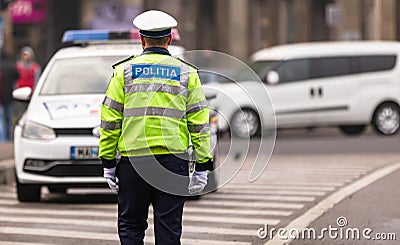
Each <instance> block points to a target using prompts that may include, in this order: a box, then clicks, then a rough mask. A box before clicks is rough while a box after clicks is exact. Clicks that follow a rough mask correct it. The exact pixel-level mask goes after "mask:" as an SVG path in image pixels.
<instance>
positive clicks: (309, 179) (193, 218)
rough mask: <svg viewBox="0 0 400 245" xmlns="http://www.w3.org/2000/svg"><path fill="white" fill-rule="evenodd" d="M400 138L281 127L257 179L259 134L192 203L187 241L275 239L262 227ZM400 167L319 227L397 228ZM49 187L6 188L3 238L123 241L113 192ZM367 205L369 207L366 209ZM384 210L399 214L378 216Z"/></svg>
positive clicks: (283, 222)
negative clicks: (228, 174) (221, 181)
mask: <svg viewBox="0 0 400 245" xmlns="http://www.w3.org/2000/svg"><path fill="white" fill-rule="evenodd" d="M399 143H400V135H398V136H394V137H380V136H377V135H375V134H374V133H371V132H369V133H367V134H365V135H362V136H360V137H346V136H343V135H341V134H339V133H338V132H337V131H336V130H335V129H322V130H315V131H306V130H294V131H281V132H279V133H278V138H277V141H276V145H275V149H274V153H273V155H272V157H271V159H270V163H269V164H268V167H267V168H266V170H265V171H264V173H263V174H262V175H261V177H260V178H259V179H258V180H257V181H256V182H254V183H250V182H249V181H248V176H249V173H250V169H251V168H252V166H253V160H254V158H255V156H256V153H257V150H258V147H257V145H258V140H252V141H251V142H250V146H251V147H250V150H249V151H248V154H247V157H246V161H245V163H244V165H243V167H242V168H241V170H240V171H239V172H238V173H237V175H236V176H235V177H234V178H233V179H232V180H231V181H230V182H229V183H228V184H227V185H225V186H224V187H222V188H221V189H219V190H218V191H217V192H214V193H211V194H208V195H206V196H204V197H203V198H201V199H200V200H196V201H194V200H193V201H189V202H187V204H186V206H185V216H184V224H183V225H184V226H183V229H184V234H183V240H182V243H183V244H265V243H266V242H268V238H267V239H264V240H262V239H260V238H259V237H258V236H257V230H259V229H260V228H262V227H265V225H266V224H268V225H269V226H270V227H274V228H276V229H278V228H282V227H285V226H287V225H289V224H290V223H291V222H293V221H294V220H296V219H300V218H302V217H303V216H304V215H305V214H306V213H307V211H309V210H310V209H312V208H313V207H316V206H317V205H318V204H320V203H321V202H323V201H324V200H325V199H326V198H328V197H330V196H331V195H333V194H335V193H338V192H340V191H341V190H343V189H344V188H346V187H348V186H350V185H352V184H353V183H355V182H356V181H358V180H360V179H363V178H368V176H370V175H371V174H374V173H375V172H376V171H379V170H381V169H382V168H385V167H387V166H390V165H391V164H393V163H395V162H398V161H399V160H400V154H399V152H398V145H399ZM229 145H230V144H229V140H228V139H226V138H225V139H224V140H223V141H222V142H221V145H220V151H221V152H222V153H223V155H225V154H224V153H226V152H228V150H229ZM243 145H245V144H244V143H243ZM231 153H232V154H233V155H234V157H233V159H236V157H237V158H238V159H240V158H241V157H243V155H242V152H241V151H240V149H238V152H231ZM237 153H240V154H237ZM222 158H223V157H222ZM221 160H223V159H221ZM396 173H397V176H396ZM396 173H393V174H391V175H388V176H387V177H384V178H382V179H381V181H377V182H376V183H377V184H378V185H375V184H374V183H373V184H371V185H369V186H367V187H366V188H364V189H362V190H360V191H359V192H356V193H354V194H353V195H351V198H346V199H344V200H343V201H341V202H339V203H338V204H337V205H336V206H333V207H331V209H329V210H328V211H327V212H326V213H325V212H323V213H321V215H322V216H321V217H318V218H317V219H316V220H315V221H313V222H314V223H311V225H313V226H314V227H322V226H324V225H329V224H332V219H336V218H337V217H338V215H339V214H340V215H344V216H346V217H347V218H348V219H349V222H351V224H352V225H353V224H354V225H360V224H361V223H362V222H369V223H368V224H370V225H371V226H372V227H373V228H376V231H381V232H383V231H387V232H390V231H391V230H390V229H387V230H386V229H384V228H385V227H386V228H387V226H389V227H390V226H392V227H397V226H396V224H398V223H397V222H398V217H400V214H399V209H397V208H396V205H395V204H394V201H396V200H397V199H398V198H397V199H393V197H394V196H396V195H397V196H399V195H398V192H397V188H396V187H395V186H398V184H399V183H398V181H397V180H398V179H399V178H398V177H399V176H398V172H396ZM370 188H372V189H370ZM382 190H385V192H384V193H385V195H386V196H385V195H383V193H382ZM364 191H366V193H364ZM43 192H44V194H43V195H42V198H43V201H42V202H41V203H36V204H26V203H18V201H16V198H15V195H16V194H15V187H14V186H1V187H0V244H24V245H26V244H49V243H51V244H75V243H76V244H118V237H117V236H116V211H117V210H116V208H117V207H116V204H115V201H116V196H115V195H114V194H112V193H111V192H110V191H108V190H105V189H101V190H93V189H83V190H78V189H71V190H69V191H68V194H66V195H65V194H51V193H48V191H47V190H46V188H43ZM363 193H364V194H363ZM379 194H381V195H379ZM370 195H375V196H374V198H371V196H370ZM396 203H398V202H397V201H396ZM360 204H364V205H365V207H363V208H362V209H359V210H358V209H357V207H358V205H360ZM378 204H379V210H382V212H380V211H379V210H374V211H375V212H373V213H372V212H371V211H370V209H373V207H376V206H377V205H378ZM354 210H356V211H354ZM330 212H332V213H330ZM383 214H384V215H385V216H384V217H392V219H391V220H385V219H378V218H377V217H379V216H380V215H383ZM150 217H151V214H150ZM367 217H370V218H367ZM149 221H150V226H149V230H148V233H147V240H146V244H152V237H153V231H152V228H151V224H152V219H151V218H150V220H149ZM385 225H386V226H385ZM378 228H379V229H378ZM398 235H400V234H398ZM302 242H304V241H302ZM302 242H300V243H295V244H304V243H302ZM308 242H310V241H308ZM325 242H326V243H325V244H337V243H336V241H335V242H333V243H332V242H331V241H325ZM330 242H331V243H330ZM346 242H347V243H346ZM277 244H280V243H277ZM282 244H283V243H282ZM314 244H319V243H314ZM340 244H353V241H351V242H350V241H345V242H342V241H341V242H340ZM360 244H363V243H360Z"/></svg>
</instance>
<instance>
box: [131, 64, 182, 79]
mask: <svg viewBox="0 0 400 245" xmlns="http://www.w3.org/2000/svg"><path fill="white" fill-rule="evenodd" d="M132 79H163V80H173V81H177V82H180V80H181V68H180V67H174V66H166V65H152V64H135V65H132Z"/></svg>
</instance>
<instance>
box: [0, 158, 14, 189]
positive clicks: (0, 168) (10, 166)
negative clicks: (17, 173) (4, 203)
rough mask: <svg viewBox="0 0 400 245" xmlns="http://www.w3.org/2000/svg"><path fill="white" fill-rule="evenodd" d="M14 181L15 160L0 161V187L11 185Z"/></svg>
mask: <svg viewBox="0 0 400 245" xmlns="http://www.w3.org/2000/svg"><path fill="white" fill-rule="evenodd" d="M14 179H15V178H14V159H7V160H0V185H11V184H12V183H14Z"/></svg>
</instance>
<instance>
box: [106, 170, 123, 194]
mask: <svg viewBox="0 0 400 245" xmlns="http://www.w3.org/2000/svg"><path fill="white" fill-rule="evenodd" d="M115 170H116V167H114V168H103V173H104V175H103V176H104V178H106V180H107V183H108V186H109V187H110V189H111V190H113V191H115V192H118V190H119V186H118V184H117V180H116V178H115Z"/></svg>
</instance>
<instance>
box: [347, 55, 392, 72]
mask: <svg viewBox="0 0 400 245" xmlns="http://www.w3.org/2000/svg"><path fill="white" fill-rule="evenodd" d="M354 59H355V72H354V73H366V72H377V71H388V70H391V69H393V68H394V65H395V64H396V56H395V55H373V56H372V55H371V56H357V57H354Z"/></svg>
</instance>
